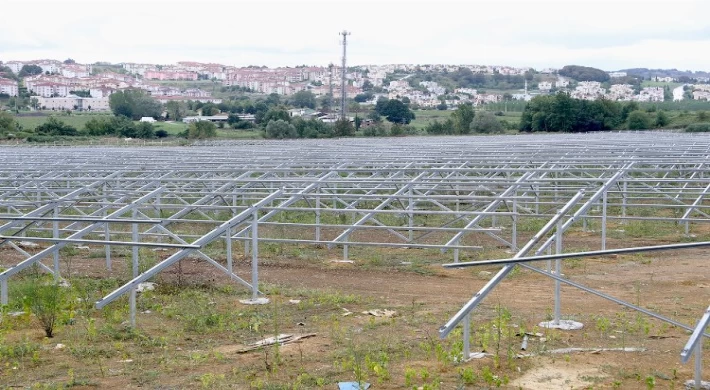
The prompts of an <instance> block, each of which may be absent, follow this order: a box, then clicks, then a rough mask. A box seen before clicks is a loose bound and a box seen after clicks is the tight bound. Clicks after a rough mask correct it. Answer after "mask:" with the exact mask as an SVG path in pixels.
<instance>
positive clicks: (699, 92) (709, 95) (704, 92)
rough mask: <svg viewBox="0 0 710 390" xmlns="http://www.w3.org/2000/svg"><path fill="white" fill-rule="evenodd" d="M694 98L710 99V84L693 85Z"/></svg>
mask: <svg viewBox="0 0 710 390" xmlns="http://www.w3.org/2000/svg"><path fill="white" fill-rule="evenodd" d="M693 99H695V100H706V101H710V84H696V85H694V86H693Z"/></svg>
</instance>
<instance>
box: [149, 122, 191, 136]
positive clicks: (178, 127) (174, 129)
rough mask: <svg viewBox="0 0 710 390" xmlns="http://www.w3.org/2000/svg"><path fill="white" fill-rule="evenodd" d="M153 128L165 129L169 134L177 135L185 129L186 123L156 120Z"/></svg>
mask: <svg viewBox="0 0 710 390" xmlns="http://www.w3.org/2000/svg"><path fill="white" fill-rule="evenodd" d="M153 127H155V130H156V131H157V130H165V131H167V132H168V134H170V135H173V136H174V135H178V134H180V133H181V132H183V131H185V129H187V124H185V123H182V122H157V123H154V124H153Z"/></svg>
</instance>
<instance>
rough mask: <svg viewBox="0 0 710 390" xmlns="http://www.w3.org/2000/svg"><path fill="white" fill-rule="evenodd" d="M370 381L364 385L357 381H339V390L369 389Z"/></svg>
mask: <svg viewBox="0 0 710 390" xmlns="http://www.w3.org/2000/svg"><path fill="white" fill-rule="evenodd" d="M369 388H370V384H369V383H363V384H362V387H360V385H359V384H358V383H357V382H338V390H367V389H369Z"/></svg>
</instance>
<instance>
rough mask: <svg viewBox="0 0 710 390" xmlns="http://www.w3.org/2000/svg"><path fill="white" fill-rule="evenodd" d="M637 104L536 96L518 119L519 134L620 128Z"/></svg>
mask: <svg viewBox="0 0 710 390" xmlns="http://www.w3.org/2000/svg"><path fill="white" fill-rule="evenodd" d="M637 108H638V105H637V104H636V103H633V102H632V103H626V104H622V103H618V102H613V101H610V100H604V99H600V100H594V101H587V100H579V99H574V98H572V97H570V96H569V95H567V94H566V93H562V92H561V93H558V94H556V95H549V96H536V97H535V98H533V99H532V100H531V101H530V102H529V103H528V104H527V105H526V106H525V110H524V111H523V115H522V117H521V119H520V131H525V132H534V131H552V132H586V131H599V130H612V129H618V128H621V126H622V125H623V124H624V122H625V121H626V120H627V117H628V115H629V113H630V112H631V111H634V110H637Z"/></svg>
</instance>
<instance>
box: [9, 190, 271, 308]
mask: <svg viewBox="0 0 710 390" xmlns="http://www.w3.org/2000/svg"><path fill="white" fill-rule="evenodd" d="M281 193H282V190H278V191H276V192H274V193H272V194H271V195H269V196H267V197H266V198H264V199H262V200H261V201H259V202H257V203H256V204H254V205H252V206H251V207H249V208H247V209H246V210H244V211H242V212H241V213H239V214H237V215H236V216H234V217H233V218H232V219H230V220H229V221H227V222H224V223H223V224H221V225H220V226H218V227H217V228H215V229H214V230H212V231H211V232H209V233H207V234H205V235H204V236H202V237H200V238H199V239H197V240H196V241H195V242H193V243H192V245H196V246H198V247H200V248H202V247H204V246H205V245H207V244H209V243H210V242H212V241H214V240H215V239H217V238H218V237H219V236H221V235H222V234H224V232H225V231H227V229H231V228H233V227H234V226H236V225H238V224H240V223H243V222H244V221H246V220H247V219H248V218H249V217H251V216H252V214H253V213H254V212H255V211H258V210H259V209H260V208H261V207H262V206H264V205H266V204H268V203H269V202H271V201H273V200H274V199H276V198H278V197H279V196H281ZM196 250H197V249H192V248H185V249H182V250H180V251H178V252H176V253H175V254H173V255H171V256H170V257H168V258H167V259H165V260H163V261H161V262H160V263H158V264H156V265H154V266H153V267H152V268H150V269H149V270H147V271H145V272H143V273H142V274H140V275H138V276H136V277H134V278H133V279H131V280H129V281H128V282H126V283H125V284H124V285H123V286H121V287H119V288H118V289H116V290H114V291H113V292H111V293H109V294H108V295H106V296H105V297H103V298H102V299H101V300H99V301H97V302H96V308H97V309H101V308H103V307H104V306H106V305H107V304H109V303H111V302H113V301H114V300H115V299H116V298H118V297H120V296H121V295H123V294H125V293H127V292H129V291H130V290H132V289H134V288H135V287H136V286H137V285H138V284H139V283H142V282H145V281H146V280H148V279H150V278H152V277H153V276H155V275H156V274H157V273H159V272H160V271H162V270H163V269H165V268H167V267H169V266H170V265H172V264H174V263H175V262H177V261H179V260H181V259H183V258H184V257H185V256H187V255H189V254H191V253H192V252H194V251H196ZM0 276H2V275H1V274H0Z"/></svg>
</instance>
